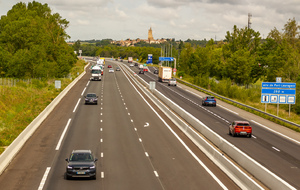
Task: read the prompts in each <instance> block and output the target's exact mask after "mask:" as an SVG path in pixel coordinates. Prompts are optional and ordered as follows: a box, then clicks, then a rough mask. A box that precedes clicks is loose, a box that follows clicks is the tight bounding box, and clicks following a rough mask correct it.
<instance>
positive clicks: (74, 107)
mask: <svg viewBox="0 0 300 190" xmlns="http://www.w3.org/2000/svg"><path fill="white" fill-rule="evenodd" d="M80 100H81V98H79V100H78V101H77V104H76V106H75V107H74V109H73V113H74V112H75V111H76V109H77V107H78V105H79V102H80Z"/></svg>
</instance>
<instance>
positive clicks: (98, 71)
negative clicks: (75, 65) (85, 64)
mask: <svg viewBox="0 0 300 190" xmlns="http://www.w3.org/2000/svg"><path fill="white" fill-rule="evenodd" d="M92 73H93V74H100V73H101V70H92Z"/></svg>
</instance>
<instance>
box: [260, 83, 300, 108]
mask: <svg viewBox="0 0 300 190" xmlns="http://www.w3.org/2000/svg"><path fill="white" fill-rule="evenodd" d="M261 103H273V104H295V103H296V83H282V82H263V83H262V86H261Z"/></svg>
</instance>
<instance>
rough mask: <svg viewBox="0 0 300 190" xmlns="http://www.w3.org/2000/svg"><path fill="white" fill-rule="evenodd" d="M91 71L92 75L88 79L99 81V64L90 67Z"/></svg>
mask: <svg viewBox="0 0 300 190" xmlns="http://www.w3.org/2000/svg"><path fill="white" fill-rule="evenodd" d="M91 73H92V76H91V78H90V80H100V81H101V73H102V69H101V67H100V66H98V65H96V66H93V67H92V69H91Z"/></svg>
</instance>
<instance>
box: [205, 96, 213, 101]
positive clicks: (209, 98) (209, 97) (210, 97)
mask: <svg viewBox="0 0 300 190" xmlns="http://www.w3.org/2000/svg"><path fill="white" fill-rule="evenodd" d="M207 99H208V100H213V99H215V97H213V96H208V97H207Z"/></svg>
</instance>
